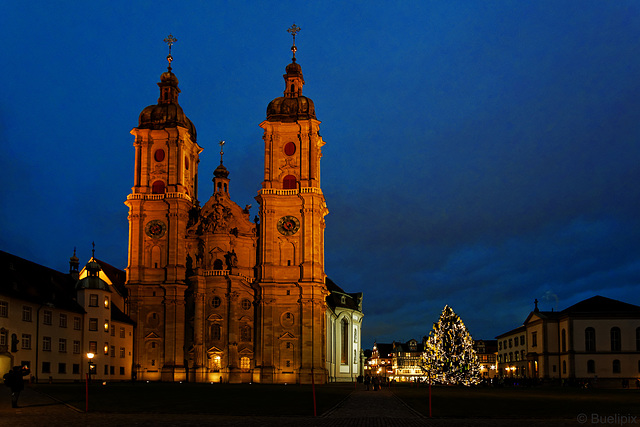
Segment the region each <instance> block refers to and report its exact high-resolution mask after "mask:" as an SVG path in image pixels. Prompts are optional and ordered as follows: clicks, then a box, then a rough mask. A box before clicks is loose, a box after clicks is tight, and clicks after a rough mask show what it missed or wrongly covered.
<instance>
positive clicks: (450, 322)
mask: <svg viewBox="0 0 640 427" xmlns="http://www.w3.org/2000/svg"><path fill="white" fill-rule="evenodd" d="M421 367H422V370H423V371H424V372H425V373H426V374H427V375H429V376H430V377H431V379H432V380H433V381H435V382H437V383H441V384H448V385H454V384H463V385H467V386H468V385H474V384H478V383H479V382H480V364H479V363H478V356H477V355H476V352H475V350H474V349H473V338H471V335H470V334H469V332H468V331H467V328H466V327H465V326H464V323H462V320H461V319H460V317H459V316H458V315H457V314H456V313H455V312H454V311H453V309H452V308H451V307H449V306H448V305H445V306H444V309H443V310H442V314H441V315H440V319H439V320H438V322H437V323H434V324H433V329H432V330H431V332H429V337H428V338H427V341H426V342H425V352H424V353H423V355H422V366H421Z"/></svg>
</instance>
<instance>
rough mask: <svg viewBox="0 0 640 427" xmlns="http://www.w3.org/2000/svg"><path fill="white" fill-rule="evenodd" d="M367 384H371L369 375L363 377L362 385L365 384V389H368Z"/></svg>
mask: <svg viewBox="0 0 640 427" xmlns="http://www.w3.org/2000/svg"><path fill="white" fill-rule="evenodd" d="M369 384H371V377H370V376H369V375H366V376H365V377H364V385H366V386H367V391H369Z"/></svg>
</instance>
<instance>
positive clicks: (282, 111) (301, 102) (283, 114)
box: [267, 96, 316, 122]
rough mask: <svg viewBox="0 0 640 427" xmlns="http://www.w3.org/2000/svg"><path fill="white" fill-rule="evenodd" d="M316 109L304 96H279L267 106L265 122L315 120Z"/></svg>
mask: <svg viewBox="0 0 640 427" xmlns="http://www.w3.org/2000/svg"><path fill="white" fill-rule="evenodd" d="M315 118H316V109H315V106H314V105H313V101H312V100H311V99H309V98H307V97H306V96H298V97H295V98H289V97H284V96H281V97H279V98H276V99H274V100H273V101H271V102H270V103H269V105H268V106H267V120H269V121H281V122H287V121H291V122H295V121H296V120H300V119H315Z"/></svg>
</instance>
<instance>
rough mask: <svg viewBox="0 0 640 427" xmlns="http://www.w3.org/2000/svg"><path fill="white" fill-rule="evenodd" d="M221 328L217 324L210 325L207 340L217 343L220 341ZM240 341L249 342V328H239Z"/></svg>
mask: <svg viewBox="0 0 640 427" xmlns="http://www.w3.org/2000/svg"><path fill="white" fill-rule="evenodd" d="M221 333H222V327H221V326H220V325H219V324H218V323H212V324H211V325H210V327H209V339H211V340H213V341H217V340H219V339H220V336H221ZM240 341H242V342H251V326H246V325H245V326H241V327H240Z"/></svg>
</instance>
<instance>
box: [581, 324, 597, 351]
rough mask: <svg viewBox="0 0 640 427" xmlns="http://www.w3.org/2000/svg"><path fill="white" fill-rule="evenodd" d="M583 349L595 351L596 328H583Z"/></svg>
mask: <svg viewBox="0 0 640 427" xmlns="http://www.w3.org/2000/svg"><path fill="white" fill-rule="evenodd" d="M584 350H585V351H596V330H595V329H593V328H591V327H589V328H587V329H585V330H584Z"/></svg>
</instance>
